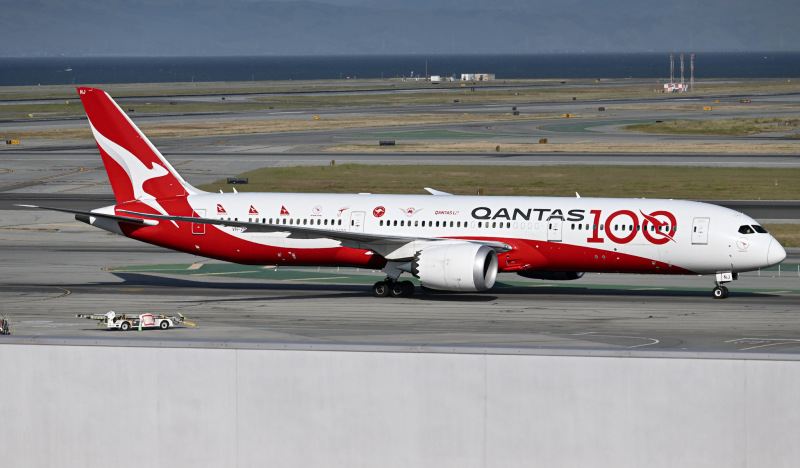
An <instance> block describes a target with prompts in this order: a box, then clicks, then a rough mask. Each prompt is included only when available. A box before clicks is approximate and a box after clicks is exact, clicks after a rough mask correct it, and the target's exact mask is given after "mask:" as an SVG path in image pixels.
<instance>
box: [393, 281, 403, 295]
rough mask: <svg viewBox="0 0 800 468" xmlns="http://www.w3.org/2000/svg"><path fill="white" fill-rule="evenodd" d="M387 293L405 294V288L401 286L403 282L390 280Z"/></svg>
mask: <svg viewBox="0 0 800 468" xmlns="http://www.w3.org/2000/svg"><path fill="white" fill-rule="evenodd" d="M389 295H390V296H392V297H404V296H406V288H405V287H404V286H403V283H400V282H397V281H395V282H392V283H391V284H390V285H389Z"/></svg>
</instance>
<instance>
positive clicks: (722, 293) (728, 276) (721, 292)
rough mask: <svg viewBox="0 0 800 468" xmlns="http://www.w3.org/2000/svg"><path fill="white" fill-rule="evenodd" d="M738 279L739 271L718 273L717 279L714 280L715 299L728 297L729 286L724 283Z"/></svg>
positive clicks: (713, 291) (713, 292)
mask: <svg viewBox="0 0 800 468" xmlns="http://www.w3.org/2000/svg"><path fill="white" fill-rule="evenodd" d="M737 279H739V274H738V273H732V272H730V271H724V272H722V273H717V280H716V281H715V282H714V289H713V290H712V294H713V295H714V299H725V298H726V297H728V288H726V287H725V286H723V283H730V282H731V281H734V280H737Z"/></svg>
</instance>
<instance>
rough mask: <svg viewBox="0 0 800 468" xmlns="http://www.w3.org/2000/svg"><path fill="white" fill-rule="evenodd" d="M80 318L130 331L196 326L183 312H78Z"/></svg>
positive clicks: (107, 326) (102, 325) (103, 325)
mask: <svg viewBox="0 0 800 468" xmlns="http://www.w3.org/2000/svg"><path fill="white" fill-rule="evenodd" d="M76 317H78V318H85V319H90V320H98V321H99V323H98V325H99V326H101V327H106V328H118V329H120V330H122V331H128V330H130V329H131V328H137V329H138V328H143V329H144V328H160V329H161V330H168V329H169V328H170V327H174V326H175V325H178V324H186V325H191V326H194V324H193V323H190V322H186V321H185V319H186V317H184V316H183V315H182V314H178V317H167V316H166V315H153V314H141V315H132V316H130V317H129V316H128V315H127V314H119V315H118V314H117V313H116V312H114V311H113V310H110V311H108V312H106V313H105V314H92V315H85V314H78V315H76Z"/></svg>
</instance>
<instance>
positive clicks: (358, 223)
mask: <svg viewBox="0 0 800 468" xmlns="http://www.w3.org/2000/svg"><path fill="white" fill-rule="evenodd" d="M350 232H364V212H363V211H354V212H352V213H351V214H350Z"/></svg>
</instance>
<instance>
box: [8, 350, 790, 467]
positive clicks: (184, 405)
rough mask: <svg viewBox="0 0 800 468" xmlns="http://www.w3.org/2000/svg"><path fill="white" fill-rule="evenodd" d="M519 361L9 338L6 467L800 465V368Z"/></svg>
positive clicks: (606, 359)
mask: <svg viewBox="0 0 800 468" xmlns="http://www.w3.org/2000/svg"><path fill="white" fill-rule="evenodd" d="M6 343H7V342H6ZM309 348H310V347H309ZM511 353H513V350H508V351H507V353H506V352H497V353H495V354H488V353H483V354H481V353H449V352H445V351H442V350H438V351H437V352H416V353H414V352H392V351H389V352H382V351H380V350H375V349H372V350H361V351H346V350H342V351H330V350H327V351H316V350H311V349H309V350H277V349H270V350H259V349H213V348H204V349H195V348H192V347H182V348H171V347H147V346H136V347H115V346H112V347H109V346H73V345H29V344H0V362H2V369H3V374H2V375H1V376H0V402H2V411H0V413H1V414H0V447H2V454H0V455H1V457H2V462H1V463H2V466H9V467H15V466H48V467H49V466H76V467H107V466H115V467H126V466H131V467H141V466H153V467H158V466H193V467H194V466H210V467H220V466H230V467H251V466H259V467H263V466H281V467H325V466H336V467H359V466H365V467H372V466H380V467H392V466H398V467H408V466H414V467H425V466H431V467H443V466H453V467H516V466H519V467H530V466H582V467H587V466H614V467H641V466H648V467H661V466H663V467H675V466H692V467H697V466H719V467H726V468H728V467H732V466H746V467H764V466H769V467H781V466H787V467H789V466H792V467H793V466H797V464H798V463H799V462H800V443H798V440H800V439H798V428H800V405H798V404H797V398H798V395H800V361H794V360H758V359H752V356H745V357H742V358H736V357H735V355H733V356H731V357H729V358H718V359H696V358H682V357H680V356H681V355H680V353H676V355H675V356H673V357H670V356H669V355H663V354H662V355H660V357H659V358H650V359H648V358H646V356H647V354H646V353H640V354H638V355H637V356H643V357H616V356H613V355H612V356H603V357H598V356H581V355H578V352H577V351H576V352H573V353H572V354H573V355H561V356H558V355H551V356H544V355H530V354H528V355H513V354H511ZM612 354H613V353H612ZM619 356H623V354H622V353H620V355H619Z"/></svg>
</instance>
